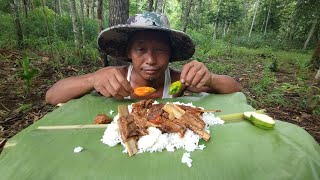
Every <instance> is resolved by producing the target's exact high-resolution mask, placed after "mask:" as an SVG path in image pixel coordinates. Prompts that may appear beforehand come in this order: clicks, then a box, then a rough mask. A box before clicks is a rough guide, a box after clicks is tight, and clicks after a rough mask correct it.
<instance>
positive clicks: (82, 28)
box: [80, 0, 86, 48]
mask: <svg viewBox="0 0 320 180" xmlns="http://www.w3.org/2000/svg"><path fill="white" fill-rule="evenodd" d="M80 5H81V35H82V43H81V44H82V48H84V47H85V44H86V41H85V31H84V2H83V0H80Z"/></svg>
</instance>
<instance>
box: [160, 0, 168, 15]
mask: <svg viewBox="0 0 320 180" xmlns="http://www.w3.org/2000/svg"><path fill="white" fill-rule="evenodd" d="M166 3H167V1H166V0H163V2H162V11H161V13H162V14H164V11H165V9H166Z"/></svg>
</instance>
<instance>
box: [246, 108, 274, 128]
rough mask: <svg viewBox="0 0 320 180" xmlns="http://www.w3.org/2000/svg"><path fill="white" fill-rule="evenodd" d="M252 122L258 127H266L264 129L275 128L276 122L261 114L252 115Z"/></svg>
mask: <svg viewBox="0 0 320 180" xmlns="http://www.w3.org/2000/svg"><path fill="white" fill-rule="evenodd" d="M250 120H251V122H252V123H253V124H254V125H255V126H257V127H260V128H262V127H264V129H273V128H274V126H275V121H274V120H273V118H272V117H270V116H268V115H265V114H259V113H255V112H254V113H252V114H251V117H250Z"/></svg>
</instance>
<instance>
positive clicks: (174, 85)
mask: <svg viewBox="0 0 320 180" xmlns="http://www.w3.org/2000/svg"><path fill="white" fill-rule="evenodd" d="M181 88H182V83H181V82H180V81H176V82H174V83H172V84H171V85H170V87H169V94H171V95H173V94H176V93H178V92H179V91H180V90H181Z"/></svg>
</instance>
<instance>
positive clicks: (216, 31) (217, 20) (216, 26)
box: [213, 0, 222, 39]
mask: <svg viewBox="0 0 320 180" xmlns="http://www.w3.org/2000/svg"><path fill="white" fill-rule="evenodd" d="M221 3H222V0H219V3H218V12H217V18H216V23H215V26H214V32H213V39H217V34H218V25H219V15H220V5H221Z"/></svg>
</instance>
